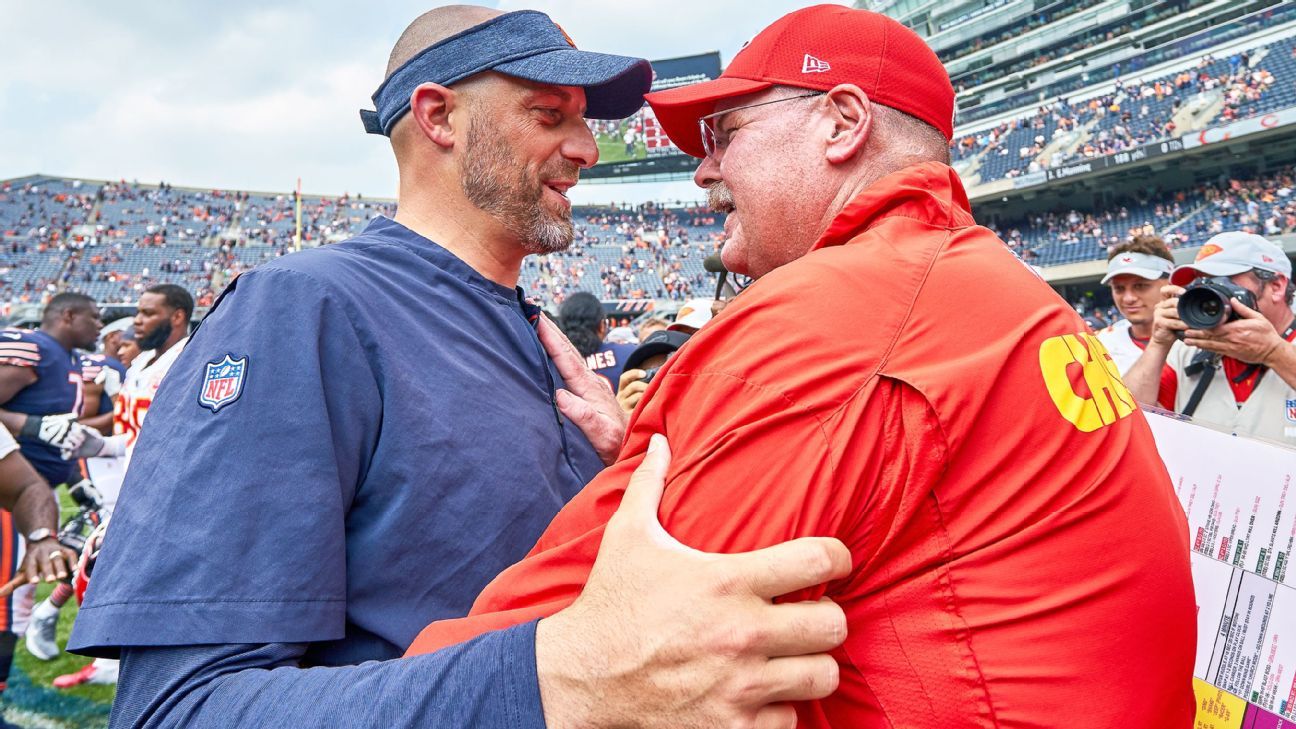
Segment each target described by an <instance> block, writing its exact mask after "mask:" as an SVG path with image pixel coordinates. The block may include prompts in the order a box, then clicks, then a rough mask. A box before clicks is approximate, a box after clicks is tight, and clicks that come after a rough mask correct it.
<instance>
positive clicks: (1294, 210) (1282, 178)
mask: <svg viewBox="0 0 1296 729" xmlns="http://www.w3.org/2000/svg"><path fill="white" fill-rule="evenodd" d="M1294 190H1296V169H1294V168H1293V167H1291V166H1286V167H1283V168H1281V169H1278V170H1276V171H1274V172H1271V173H1269V174H1266V175H1263V176H1260V177H1257V178H1254V179H1226V180H1223V181H1220V182H1218V183H1216V184H1213V185H1206V186H1204V187H1201V188H1198V189H1195V190H1191V191H1182V190H1181V191H1178V192H1174V193H1163V194H1160V195H1155V196H1152V197H1150V198H1148V199H1147V200H1143V201H1135V202H1133V203H1130V204H1128V205H1120V206H1116V207H1113V208H1111V209H1107V210H1103V211H1099V212H1087V213H1082V212H1079V211H1075V210H1069V211H1058V212H1046V213H1036V214H1033V215H1030V216H1028V217H1027V218H1025V219H1022V220H1013V221H996V222H994V223H992V224H991V225H990V227H991V228H992V229H994V230H995V231H996V232H997V233H998V234H999V235H1000V237H1002V238H1003V239H1004V240H1005V241H1007V242H1008V244H1009V245H1010V246H1011V247H1012V248H1013V250H1014V251H1016V252H1017V254H1018V255H1019V256H1021V258H1022V260H1024V261H1027V262H1028V263H1031V264H1033V265H1037V266H1052V265H1058V264H1065V263H1076V262H1079V261H1089V260H1096V259H1105V258H1106V256H1107V251H1108V250H1109V249H1110V248H1111V247H1112V246H1115V245H1117V244H1119V243H1120V242H1122V241H1125V240H1128V239H1129V238H1132V237H1134V236H1135V235H1159V236H1160V237H1161V238H1163V239H1164V240H1165V241H1166V243H1168V244H1169V245H1170V247H1171V248H1179V247H1190V246H1196V245H1201V244H1202V243H1204V242H1205V241H1206V239H1207V238H1209V237H1211V236H1212V235H1215V234H1216V233H1222V232H1224V231H1226V230H1240V231H1245V232H1248V233H1255V234H1257V235H1264V236H1279V235H1288V234H1291V233H1296V197H1294V196H1293V191H1294Z"/></svg>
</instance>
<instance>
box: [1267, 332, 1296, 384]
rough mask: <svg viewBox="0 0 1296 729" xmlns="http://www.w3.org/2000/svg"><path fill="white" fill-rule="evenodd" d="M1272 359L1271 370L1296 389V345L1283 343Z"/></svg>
mask: <svg viewBox="0 0 1296 729" xmlns="http://www.w3.org/2000/svg"><path fill="white" fill-rule="evenodd" d="M1270 359H1271V362H1270V365H1269V369H1271V370H1273V372H1274V374H1276V375H1278V376H1279V377H1281V378H1282V379H1283V382H1286V383H1287V386H1288V387H1291V388H1293V389H1296V344H1290V343H1287V342H1284V343H1282V344H1281V345H1279V347H1278V350H1277V351H1276V352H1274V356H1273V357H1272V358H1270Z"/></svg>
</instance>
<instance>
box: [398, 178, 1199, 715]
mask: <svg viewBox="0 0 1296 729" xmlns="http://www.w3.org/2000/svg"><path fill="white" fill-rule="evenodd" d="M652 433H664V434H665V435H666V436H668V438H669V440H670V444H671V450H672V453H673V454H674V458H673V462H672V463H671V468H670V473H669V475H668V480H667V487H666V492H665V497H664V499H663V502H662V507H661V511H660V516H661V519H662V523H663V525H664V526H665V527H666V528H667V530H669V531H670V532H671V533H672V534H673V535H675V537H676V538H678V539H679V540H680V541H682V542H684V543H685V544H688V545H690V546H692V547H696V548H698V549H702V550H707V551H712V552H739V551H746V550H751V549H756V548H760V547H765V546H769V545H772V544H775V543H778V542H781V541H784V540H788V539H792V538H795V537H802V536H835V537H838V538H840V539H842V540H843V541H844V542H845V543H846V544H847V545H848V546H849V548H850V549H851V552H852V555H853V557H854V564H855V567H854V572H853V573H852V574H851V576H850V577H849V578H848V579H845V580H842V581H840V582H834V583H831V584H829V585H827V586H824V587H820V588H818V589H816V590H813V591H809V592H805V593H799V594H795V595H790V596H787V599H795V600H807V599H817V598H818V597H820V596H822V595H825V594H826V595H828V596H829V597H831V598H832V599H834V600H836V601H837V602H838V603H839V604H840V605H841V606H842V607H843V608H844V610H845V612H846V615H847V618H848V621H849V637H848V639H847V640H846V643H845V645H844V646H843V647H842V648H841V649H840V650H838V651H837V653H836V657H837V658H838V660H839V661H840V663H841V664H842V672H841V677H842V681H841V688H840V689H839V690H838V691H837V692H836V693H835V694H834V695H833V696H831V697H829V698H827V699H825V700H822V701H816V702H807V703H804V704H801V705H798V712H799V716H800V723H801V725H802V726H805V727H828V726H835V727H852V728H855V727H863V728H869V729H871V728H874V727H877V728H879V729H880V728H882V727H888V728H889V727H905V729H929V728H930V729H937V728H940V729H948V728H949V727H1057V726H1063V725H1074V726H1084V727H1095V728H1097V727H1121V728H1122V729H1153V728H1155V729H1166V728H1167V727H1189V726H1191V724H1192V721H1193V695H1192V675H1191V674H1192V663H1193V652H1194V644H1195V623H1194V611H1195V607H1194V600H1193V591H1192V583H1191V576H1190V573H1189V562H1188V555H1189V544H1188V535H1187V526H1186V521H1185V519H1184V515H1183V512H1182V511H1181V509H1180V507H1179V504H1178V501H1177V500H1176V498H1175V495H1174V492H1173V490H1172V487H1171V484H1170V480H1169V476H1168V474H1167V472H1166V470H1165V468H1164V466H1163V465H1162V464H1161V462H1160V460H1159V457H1158V455H1157V451H1156V448H1155V446H1154V444H1153V441H1152V436H1151V433H1150V431H1149V429H1148V426H1147V423H1146V421H1145V420H1144V418H1143V415H1142V413H1141V412H1140V411H1139V410H1138V408H1137V407H1136V406H1135V404H1134V398H1133V397H1131V395H1130V393H1129V392H1128V391H1127V390H1126V389H1125V386H1124V385H1123V384H1122V383H1121V380H1120V376H1119V373H1118V372H1117V370H1116V367H1115V365H1114V364H1113V363H1112V362H1111V358H1110V357H1109V356H1107V354H1106V351H1105V350H1104V349H1103V347H1102V345H1101V344H1100V343H1099V342H1098V340H1097V338H1096V337H1095V336H1094V335H1093V334H1091V333H1090V332H1089V331H1088V329H1087V328H1086V326H1085V324H1084V323H1083V321H1082V320H1081V319H1080V318H1079V317H1078V316H1077V315H1076V313H1075V311H1074V310H1072V308H1071V307H1070V306H1068V305H1067V304H1066V303H1065V302H1064V301H1063V300H1062V299H1061V298H1059V297H1058V296H1057V295H1056V294H1055V293H1054V292H1053V291H1052V290H1051V289H1050V288H1049V287H1048V286H1047V285H1046V284H1045V283H1044V282H1043V281H1041V280H1040V279H1039V277H1038V276H1036V274H1035V273H1034V272H1033V271H1032V270H1031V269H1030V268H1029V267H1027V266H1026V265H1024V264H1022V263H1021V262H1020V261H1018V260H1017V259H1016V258H1015V257H1014V255H1013V254H1012V253H1011V252H1010V251H1009V250H1008V249H1007V247H1005V246H1004V244H1003V243H1002V242H1001V241H1000V240H999V239H998V238H996V237H995V236H994V235H993V234H992V233H991V232H990V231H988V230H986V229H985V228H981V227H979V226H977V225H976V224H975V222H974V221H973V219H972V216H971V214H970V212H969V209H968V201H967V198H966V195H965V193H964V192H963V189H962V186H961V184H960V182H959V179H958V177H957V175H956V174H955V173H954V172H953V170H951V169H950V168H948V167H946V166H944V165H941V164H937V163H928V164H923V165H918V166H914V167H909V168H907V169H904V170H901V171H899V172H897V173H895V174H892V175H890V176H888V177H886V178H884V179H882V180H880V181H879V182H877V183H875V184H874V185H872V186H871V187H869V188H868V189H867V190H866V191H865V192H864V193H863V194H861V195H860V196H859V197H858V198H856V199H855V200H854V201H852V202H851V203H850V204H849V205H848V206H847V208H846V209H845V210H843V211H842V213H841V214H840V216H838V218H837V219H836V220H835V221H834V222H833V223H832V224H831V226H830V228H829V229H828V231H827V232H826V233H825V234H824V236H823V238H822V239H821V240H820V241H819V242H818V243H817V244H816V246H815V248H814V249H813V250H812V251H811V252H810V253H808V254H807V255H806V256H804V257H802V258H800V259H799V260H797V261H794V262H792V263H790V264H788V265H785V266H783V267H781V268H779V269H777V270H775V271H773V272H771V273H770V274H768V275H767V276H765V277H763V278H761V279H760V280H759V281H758V282H756V283H755V284H753V285H752V286H751V287H750V288H749V289H748V290H747V291H745V292H744V293H743V294H742V295H741V296H739V297H738V298H737V299H736V300H735V301H734V302H733V303H732V304H730V305H729V307H727V308H726V309H725V310H724V312H722V313H721V314H720V316H719V317H717V318H716V319H715V320H713V321H712V322H711V323H709V324H708V325H707V326H706V327H705V328H703V329H702V330H701V331H700V332H699V333H698V334H697V335H695V336H694V337H693V339H692V340H691V341H690V342H689V343H688V344H687V345H686V346H685V347H684V348H683V349H681V350H680V351H679V352H678V353H677V354H676V355H675V357H674V358H672V360H671V361H670V362H669V363H668V364H667V365H666V367H665V368H664V369H663V370H662V372H661V374H659V375H658V377H657V378H656V379H655V381H654V383H653V385H652V386H651V388H650V389H649V391H648V393H647V399H646V402H645V404H644V405H642V406H641V408H640V409H639V411H638V413H637V415H636V416H635V418H634V419H633V421H632V422H631V424H630V430H629V432H628V434H627V438H626V443H625V445H624V448H623V451H622V457H621V459H620V460H619V462H618V463H616V464H615V465H613V466H612V467H610V468H609V469H607V470H606V471H604V472H603V473H602V475H600V476H599V477H598V478H596V479H595V480H594V481H592V482H591V483H590V484H589V485H588V486H587V487H586V488H585V490H584V491H583V492H581V494H580V495H578V496H577V497H576V498H575V499H574V500H573V501H572V502H571V503H570V504H568V506H567V507H566V508H565V509H563V511H562V512H561V513H560V514H559V515H558V516H557V517H556V518H555V520H554V521H553V523H552V524H551V525H550V527H549V529H548V530H547V531H546V532H545V534H544V536H543V537H541V539H540V541H539V543H538V544H537V545H536V547H535V549H534V550H533V551H532V552H531V554H530V556H528V557H527V558H526V559H525V560H524V561H523V562H521V563H519V564H517V565H515V566H514V567H512V568H510V569H509V570H507V571H505V572H504V573H503V574H501V575H500V576H499V577H498V578H497V579H496V580H495V581H494V582H493V583H491V585H490V586H488V587H487V589H486V590H485V592H483V593H482V595H481V596H480V598H479V599H478V601H477V603H476V605H475V607H474V608H473V612H472V615H470V616H469V617H468V618H465V619H463V620H459V621H450V622H445V623H437V624H433V625H432V626H429V627H428V628H427V629H426V630H425V631H424V632H423V633H422V634H421V635H420V636H419V638H418V639H417V640H416V641H415V643H414V645H413V646H412V647H411V649H410V650H411V652H413V653H418V652H425V651H429V650H434V649H436V648H438V647H441V646H443V645H446V644H449V643H454V642H458V641H461V640H464V639H466V638H468V637H471V636H473V635H476V634H478V633H480V632H483V631H485V630H489V629H493V628H497V627H501V626H503V625H508V624H512V623H516V622H521V621H524V620H529V619H533V618H535V617H537V616H543V615H549V614H552V613H553V612H555V611H557V610H559V609H561V608H562V607H564V606H566V605H567V604H569V603H570V602H571V601H572V600H573V599H574V598H575V597H576V595H577V594H578V593H579V592H580V589H581V586H582V584H583V583H584V580H585V578H586V576H587V574H588V571H589V568H590V565H591V564H592V563H593V560H594V557H595V554H596V552H597V550H598V545H599V539H600V537H601V535H602V530H603V527H604V525H605V523H606V522H607V520H608V518H609V516H610V515H611V514H612V512H613V511H614V510H615V509H616V506H617V504H618V502H619V500H620V497H621V493H622V489H623V486H624V484H626V483H627V482H628V480H629V476H630V473H631V471H632V470H633V469H634V468H635V467H636V466H637V465H638V464H639V463H640V461H641V459H642V455H643V453H644V451H645V450H646V449H647V444H648V439H649V437H650V435H651V434H652Z"/></svg>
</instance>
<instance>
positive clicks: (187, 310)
mask: <svg viewBox="0 0 1296 729" xmlns="http://www.w3.org/2000/svg"><path fill="white" fill-rule="evenodd" d="M193 308H194V301H193V297H192V296H191V295H190V294H189V292H188V291H185V290H184V288H182V287H180V286H176V285H175V284H158V285H156V286H152V287H150V288H149V289H147V290H146V291H145V292H144V294H142V295H141V296H140V300H139V306H138V309H137V310H136V313H135V321H134V330H135V340H136V342H137V343H138V344H139V346H140V349H141V350H143V351H142V352H141V353H140V354H139V356H137V357H136V358H135V359H134V361H132V362H131V365H130V368H129V369H128V370H127V371H126V378H125V380H124V381H123V382H122V384H121V388H120V391H119V392H117V394H116V395H115V397H114V418H113V421H114V428H113V430H114V434H113V435H110V436H107V437H105V436H103V435H101V434H100V433H99V432H98V431H96V430H95V429H93V428H86V427H80V426H76V427H75V428H74V432H73V433H72V434H69V436H68V438H67V439H66V440H65V442H64V446H63V457H64V458H67V459H79V458H86V459H104V458H120V459H122V463H123V466H122V473H123V475H124V473H125V468H126V466H127V465H129V463H130V455H131V452H132V451H133V450H134V445H135V440H136V438H138V437H139V432H140V428H141V427H142V426H143V425H144V417H145V415H146V414H147V412H148V409H149V406H150V405H151V404H152V403H153V397H154V396H155V395H156V394H157V391H158V387H159V386H160V385H161V384H162V379H163V378H164V377H165V376H166V374H167V371H168V370H170V369H171V365H172V364H173V363H174V362H175V360H176V358H177V357H179V356H180V352H181V351H182V350H183V349H184V345H185V343H186V342H188V341H189V320H190V319H191V318H192V316H193ZM106 384H107V388H108V389H111V388H112V385H111V383H106ZM106 524H107V519H106V518H105V521H104V525H105V526H106ZM102 535H103V529H102V528H100V529H98V530H96V535H95V536H93V537H92V538H91V539H90V540H89V541H88V542H87V544H86V550H87V552H91V553H92V552H94V551H97V544H98V542H99V541H101V540H102ZM82 563H83V564H85V559H84V558H83V560H82ZM83 572H84V570H83ZM85 578H86V575H85V574H82V575H80V576H79V579H80V580H84V579H85ZM78 592H84V587H81V588H80V589H78ZM72 594H73V592H72V590H71V589H68V588H65V589H61V590H56V591H55V592H54V594H52V595H51V596H50V597H49V599H47V600H44V601H42V602H41V603H40V604H39V605H37V606H36V608H35V609H34V610H33V612H32V619H31V622H30V624H29V627H28V630H27V646H28V649H29V650H31V652H32V653H33V654H37V655H40V656H44V655H48V656H50V657H51V658H52V657H53V656H55V655H58V652H59V647H58V643H57V642H56V639H55V629H56V627H57V624H58V611H59V609H60V608H61V607H62V606H63V605H64V604H65V603H66V602H67V600H68V599H69V598H70V597H71V596H72ZM116 681H117V661H115V660H107V659H96V660H95V661H93V662H92V663H90V664H87V665H86V666H85V667H83V668H82V669H80V670H79V671H76V672H74V673H70V674H67V675H64V676H59V677H58V678H55V679H54V686H56V687H57V688H67V687H69V686H76V685H79V684H82V683H116Z"/></svg>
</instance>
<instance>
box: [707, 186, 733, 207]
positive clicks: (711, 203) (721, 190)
mask: <svg viewBox="0 0 1296 729" xmlns="http://www.w3.org/2000/svg"><path fill="white" fill-rule="evenodd" d="M707 206H708V207H710V208H711V210H712V211H713V212H717V213H724V212H728V211H730V210H732V209H733V208H734V199H733V193H731V192H730V191H729V187H728V186H727V185H725V184H724V183H723V182H713V183H711V184H710V185H708V186H707Z"/></svg>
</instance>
